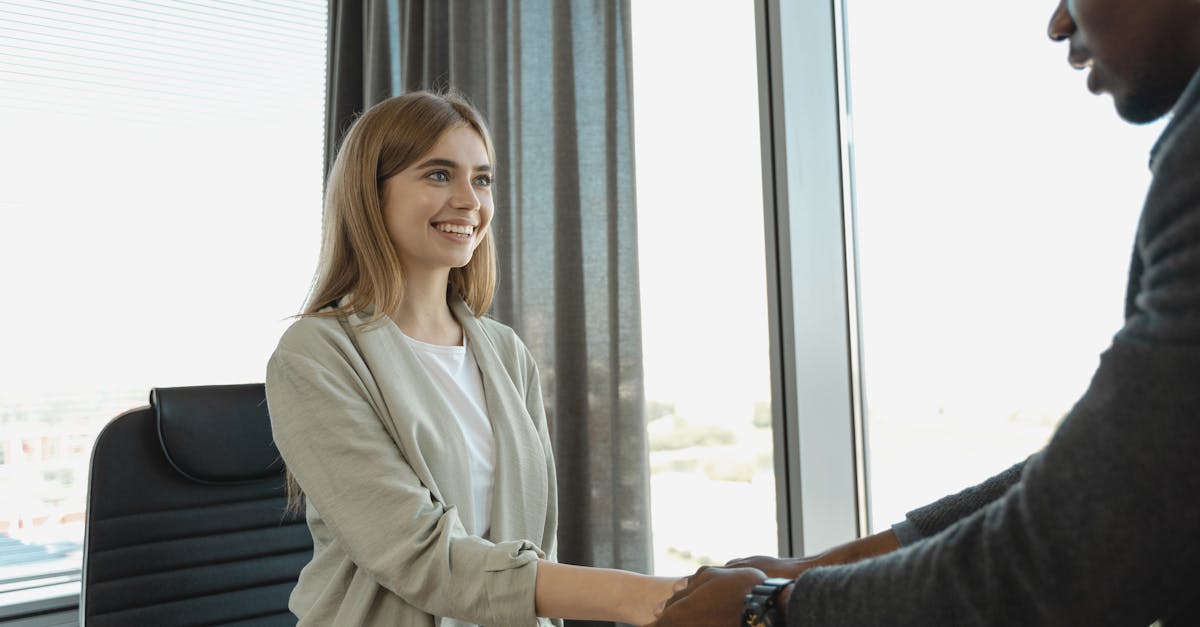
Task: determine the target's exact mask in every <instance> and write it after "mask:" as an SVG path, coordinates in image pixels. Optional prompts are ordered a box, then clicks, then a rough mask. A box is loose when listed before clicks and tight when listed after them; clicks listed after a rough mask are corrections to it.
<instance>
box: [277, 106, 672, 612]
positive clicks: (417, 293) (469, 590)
mask: <svg viewBox="0 0 1200 627" xmlns="http://www.w3.org/2000/svg"><path fill="white" fill-rule="evenodd" d="M494 161H495V153H494V152H493V149H492V144H491V140H490V138H489V135H488V131H487V127H486V126H485V125H484V123H483V120H482V118H481V116H480V115H479V113H478V112H477V111H476V110H475V109H474V108H472V107H471V106H470V105H469V104H468V103H467V102H465V101H464V100H462V99H461V98H459V97H456V96H453V95H441V94H432V93H428V92H417V93H412V94H407V95H404V96H400V97H397V98H393V99H390V100H387V101H385V102H383V103H380V104H378V105H376V106H374V107H372V108H371V109H370V110H368V111H367V112H366V113H365V114H363V115H362V116H361V117H360V118H359V119H358V120H357V121H356V122H355V124H354V126H353V127H352V128H351V129H350V131H349V133H348V134H347V136H346V139H345V141H344V143H343V145H342V148H341V150H340V151H339V153H338V155H337V159H336V161H335V163H334V165H333V169H332V171H331V173H330V175H329V181H328V186H327V192H326V207H325V219H326V223H325V229H324V232H325V240H324V243H323V246H322V254H321V261H320V264H319V268H318V271H317V278H316V283H315V285H314V288H313V292H312V294H311V295H310V298H309V300H308V303H307V304H306V306H305V309H304V312H303V314H302V315H301V317H300V319H299V320H297V321H296V322H295V323H294V324H293V325H292V326H291V328H289V329H288V330H287V332H285V333H284V335H283V338H282V339H281V340H280V342H279V347H278V348H277V350H276V351H275V353H274V354H273V355H272V357H271V360H270V363H269V365H268V367H267V400H268V404H269V406H270V411H271V425H272V429H273V432H274V436H275V442H276V444H277V445H278V447H279V450H280V452H281V453H282V455H283V459H284V461H285V462H286V464H287V467H288V470H289V488H291V490H290V493H291V494H292V495H293V496H294V497H295V500H294V501H293V502H294V503H298V502H299V499H300V498H301V496H302V498H303V502H304V507H305V513H306V516H307V520H308V526H309V529H310V530H311V531H312V535H313V540H314V552H313V558H312V561H311V562H310V563H309V564H308V566H306V567H305V568H304V571H303V572H302V573H301V575H300V580H299V583H298V584H297V585H296V588H295V590H294V591H293V593H292V596H291V600H290V603H289V605H290V607H291V610H292V611H293V612H294V613H295V614H296V615H297V616H298V617H299V618H300V624H301V625H353V626H356V627H357V626H365V625H388V626H396V625H400V626H417V625H419V626H430V627H432V626H433V625H441V626H442V627H457V626H461V625H488V626H491V627H509V626H526V625H529V626H534V625H547V624H550V623H551V620H550V618H546V617H552V618H555V619H558V618H578V619H594V620H614V621H621V622H626V623H632V624H645V623H649V622H651V620H653V618H654V611H655V610H656V606H657V605H658V604H659V603H660V602H661V601H663V600H664V599H666V598H667V597H668V596H670V594H671V588H672V586H673V585H674V583H675V580H673V579H668V578H658V577H648V576H645V575H639V574H636V573H630V572H626V571H620V570H609V569H595V568H585V567H579V566H570V565H565V564H558V563H556V562H555V550H556V547H555V533H556V529H557V505H558V501H557V496H556V486H555V475H554V458H553V455H552V453H551V450H550V439H549V435H548V433H547V429H546V417H545V410H544V407H543V405H542V395H541V389H540V384H539V380H538V369H537V365H536V364H535V363H534V360H533V357H532V356H531V355H530V353H529V350H528V349H527V348H526V347H525V345H524V344H523V343H522V342H521V340H520V338H518V337H517V335H516V334H515V333H514V332H513V330H512V329H510V328H508V327H506V326H504V325H502V324H500V323H498V322H495V321H493V320H491V319H488V318H485V317H482V314H483V313H484V312H485V311H487V309H488V307H489V305H490V303H491V300H492V294H493V289H494V285H495V282H496V260H495V250H494V247H493V244H492V237H491V232H490V229H489V225H490V223H491V219H492V215H493V212H494V208H493V205H492V196H491V185H492V172H493V168H494V167H495V166H494ZM539 617H543V618H539ZM439 618H440V622H439ZM553 622H554V623H559V621H557V620H555V621H553Z"/></svg>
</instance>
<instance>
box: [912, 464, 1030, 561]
mask: <svg viewBox="0 0 1200 627" xmlns="http://www.w3.org/2000/svg"><path fill="white" fill-rule="evenodd" d="M1025 463H1026V462H1024V461H1022V462H1020V463H1018V464H1015V465H1013V466H1012V467H1010V468H1009V469H1008V470H1005V471H1004V472H1002V473H1000V474H998V475H996V476H994V477H992V478H991V479H988V480H987V481H984V482H983V483H981V484H979V485H976V486H972V487H969V488H967V489H965V490H963V491H962V492H959V493H958V494H952V495H950V496H946V497H943V498H941V499H938V500H937V501H934V502H933V503H930V504H929V505H926V506H924V507H920V508H917V509H914V510H913V511H911V512H909V513H908V514H907V515H905V517H904V518H905V520H904V522H901V523H897V524H896V525H895V526H894V527H893V528H894V529H895V531H896V536H897V538H898V539H899V540H900V543H901V544H903V545H909V544H912V543H913V542H916V541H918V540H920V539H922V538H928V537H929V536H932V535H936V534H938V533H940V532H941V531H942V530H943V529H945V528H947V527H949V526H950V525H952V524H954V523H956V522H958V521H960V520H962V519H963V518H966V517H967V516H970V515H971V514H973V513H975V512H976V511H978V510H980V509H982V508H983V507H985V506H986V505H988V504H989V503H991V502H992V501H995V500H996V499H998V498H1000V497H1002V496H1004V494H1005V493H1006V492H1008V490H1009V488H1011V487H1013V486H1014V485H1016V483H1017V481H1019V480H1020V479H1021V471H1022V470H1023V469H1024V468H1025Z"/></svg>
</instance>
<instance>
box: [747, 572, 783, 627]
mask: <svg viewBox="0 0 1200 627" xmlns="http://www.w3.org/2000/svg"><path fill="white" fill-rule="evenodd" d="M790 583H792V580H791V579H784V578H782V577H770V578H768V579H765V580H763V582H762V583H760V584H758V585H757V586H754V589H753V590H751V591H750V594H747V595H746V601H745V604H744V605H743V606H742V627H784V625H783V612H782V610H781V609H780V607H779V591H780V590H783V588H784V587H785V586H787V585H788V584H790Z"/></svg>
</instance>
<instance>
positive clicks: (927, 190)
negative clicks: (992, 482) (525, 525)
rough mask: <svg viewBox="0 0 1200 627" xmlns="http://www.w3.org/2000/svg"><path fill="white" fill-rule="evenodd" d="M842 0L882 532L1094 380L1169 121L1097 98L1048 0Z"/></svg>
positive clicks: (1019, 443) (970, 475)
mask: <svg viewBox="0 0 1200 627" xmlns="http://www.w3.org/2000/svg"><path fill="white" fill-rule="evenodd" d="M844 6H845V9H846V14H845V15H846V24H847V37H848V45H847V52H848V58H849V67H850V81H849V86H850V94H851V99H852V100H851V108H852V117H853V158H854V160H853V167H854V180H855V188H854V197H855V205H856V212H857V213H856V218H857V240H858V247H859V248H858V254H859V270H860V298H861V301H860V302H861V308H862V323H863V325H862V328H863V336H862V338H863V342H862V347H863V368H864V373H865V386H864V395H865V405H866V412H867V414H866V415H867V438H868V439H867V442H868V466H869V473H868V477H869V493H870V511H871V518H872V527H873V529H874V530H878V529H882V528H886V527H887V526H888V525H890V524H892V523H895V522H897V521H899V520H901V519H902V518H903V516H904V514H905V512H907V511H908V510H910V509H912V508H914V507H917V506H920V505H923V504H925V503H928V502H930V501H932V500H933V499H936V498H938V497H940V496H942V495H945V494H948V493H951V492H955V491H957V490H959V489H960V488H963V487H966V486H968V485H973V484H975V483H977V482H978V481H980V480H982V479H985V478H987V477H989V476H991V475H993V474H995V473H997V472H999V471H1001V470H1003V469H1004V468H1006V467H1008V466H1009V465H1011V464H1012V463H1015V462H1017V461H1020V460H1022V459H1024V458H1025V457H1026V456H1027V455H1029V454H1030V453H1032V452H1034V451H1036V450H1037V449H1038V448H1040V447H1041V446H1043V445H1044V444H1045V442H1046V441H1047V439H1048V437H1049V435H1050V433H1051V432H1052V431H1053V429H1054V428H1055V426H1056V425H1057V424H1058V422H1059V421H1060V420H1061V418H1062V416H1063V415H1064V414H1065V413H1066V412H1067V411H1068V410H1069V409H1070V407H1071V405H1072V404H1073V403H1074V401H1075V400H1076V399H1078V397H1079V396H1080V395H1081V394H1082V393H1083V391H1084V390H1085V388H1086V386H1087V384H1088V381H1089V379H1090V377H1091V374H1092V372H1093V370H1094V369H1095V367H1096V365H1097V364H1098V363H1099V354H1100V352H1101V351H1102V350H1104V348H1105V347H1106V346H1107V345H1108V342H1109V340H1110V339H1111V337H1112V334H1113V333H1115V332H1116V330H1117V329H1118V328H1119V327H1120V325H1121V322H1122V315H1123V310H1124V294H1125V279H1126V272H1127V270H1128V265H1129V260H1130V253H1131V251H1132V246H1133V235H1134V229H1135V226H1136V222H1137V218H1138V213H1139V210H1140V207H1141V202H1142V197H1143V194H1144V192H1145V188H1146V185H1147V183H1148V181H1149V172H1148V170H1147V159H1148V151H1149V148H1150V146H1151V144H1152V143H1153V140H1154V138H1155V136H1156V135H1157V133H1158V132H1159V131H1160V130H1161V123H1159V124H1155V125H1151V126H1147V127H1134V126H1129V125H1127V124H1125V123H1123V122H1121V121H1120V120H1119V119H1118V118H1117V116H1116V114H1115V112H1114V111H1113V108H1112V103H1111V99H1110V98H1109V97H1107V96H1105V97H1100V98H1097V97H1095V96H1092V95H1091V94H1090V93H1088V91H1087V90H1086V88H1085V86H1084V78H1085V74H1084V73H1082V72H1076V71H1074V70H1072V69H1071V68H1070V67H1069V66H1068V65H1067V62H1066V57H1067V48H1066V46H1065V45H1063V44H1054V43H1052V42H1050V41H1049V40H1048V39H1047V38H1046V34H1045V33H1046V25H1047V22H1048V20H1049V17H1050V12H1051V10H1052V9H1053V8H1054V2H1053V1H1052V0H1045V1H1043V2H1027V3H1026V2H1018V3H993V4H970V3H966V4H964V3H962V2H953V1H951V0H933V1H930V2H922V3H897V2H889V1H885V0H845V2H844ZM981 24H986V25H987V27H986V28H980V27H979V25H981Z"/></svg>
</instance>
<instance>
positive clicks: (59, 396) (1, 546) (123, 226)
mask: <svg viewBox="0 0 1200 627" xmlns="http://www.w3.org/2000/svg"><path fill="white" fill-rule="evenodd" d="M326 12H327V8H326V2H325V0H294V1H288V0H244V1H236V0H225V1H220V0H176V1H169V0H90V1H84V0H0V285H2V286H3V290H4V293H5V307H3V308H0V312H2V313H0V619H2V618H3V616H4V615H5V608H4V605H5V604H6V603H14V602H22V601H23V600H25V599H28V598H29V597H28V594H27V593H28V591H29V590H28V589H30V588H36V587H37V586H40V585H46V584H48V583H53V582H62V581H64V580H67V581H69V580H71V579H72V578H74V579H77V578H78V568H79V563H80V562H79V549H80V544H81V539H82V524H83V523H82V520H83V505H84V495H85V493H86V485H85V483H86V479H87V462H88V456H89V454H90V449H91V445H92V442H93V440H94V438H95V436H96V434H97V432H98V431H99V430H100V429H101V428H102V427H103V425H104V424H105V423H106V422H107V421H108V420H110V419H111V418H113V417H114V416H115V415H116V414H117V413H119V412H121V411H124V410H126V409H129V408H131V407H134V406H137V405H142V404H144V403H145V401H146V397H147V394H148V392H149V390H150V389H151V388H153V387H160V386H172V385H201V384H216V383H239V382H250V381H261V380H262V378H263V371H264V368H265V364H266V360H267V358H268V356H269V355H270V352H271V350H272V349H273V348H274V345H275V343H276V342H277V340H278V337H279V334H280V333H281V332H282V331H283V329H284V328H285V327H286V325H287V323H288V317H289V316H290V315H292V314H294V313H296V311H297V310H298V309H299V307H300V304H301V302H302V300H303V297H304V294H305V292H306V290H307V288H308V284H309V281H310V279H311V276H312V271H313V269H314V266H315V262H316V254H317V249H318V246H319V232H320V214H321V188H322V181H321V176H322V159H323V156H322V155H323V141H324V131H323V123H324V96H325V56H326V50H325V39H326ZM22 589H25V590H22Z"/></svg>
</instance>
